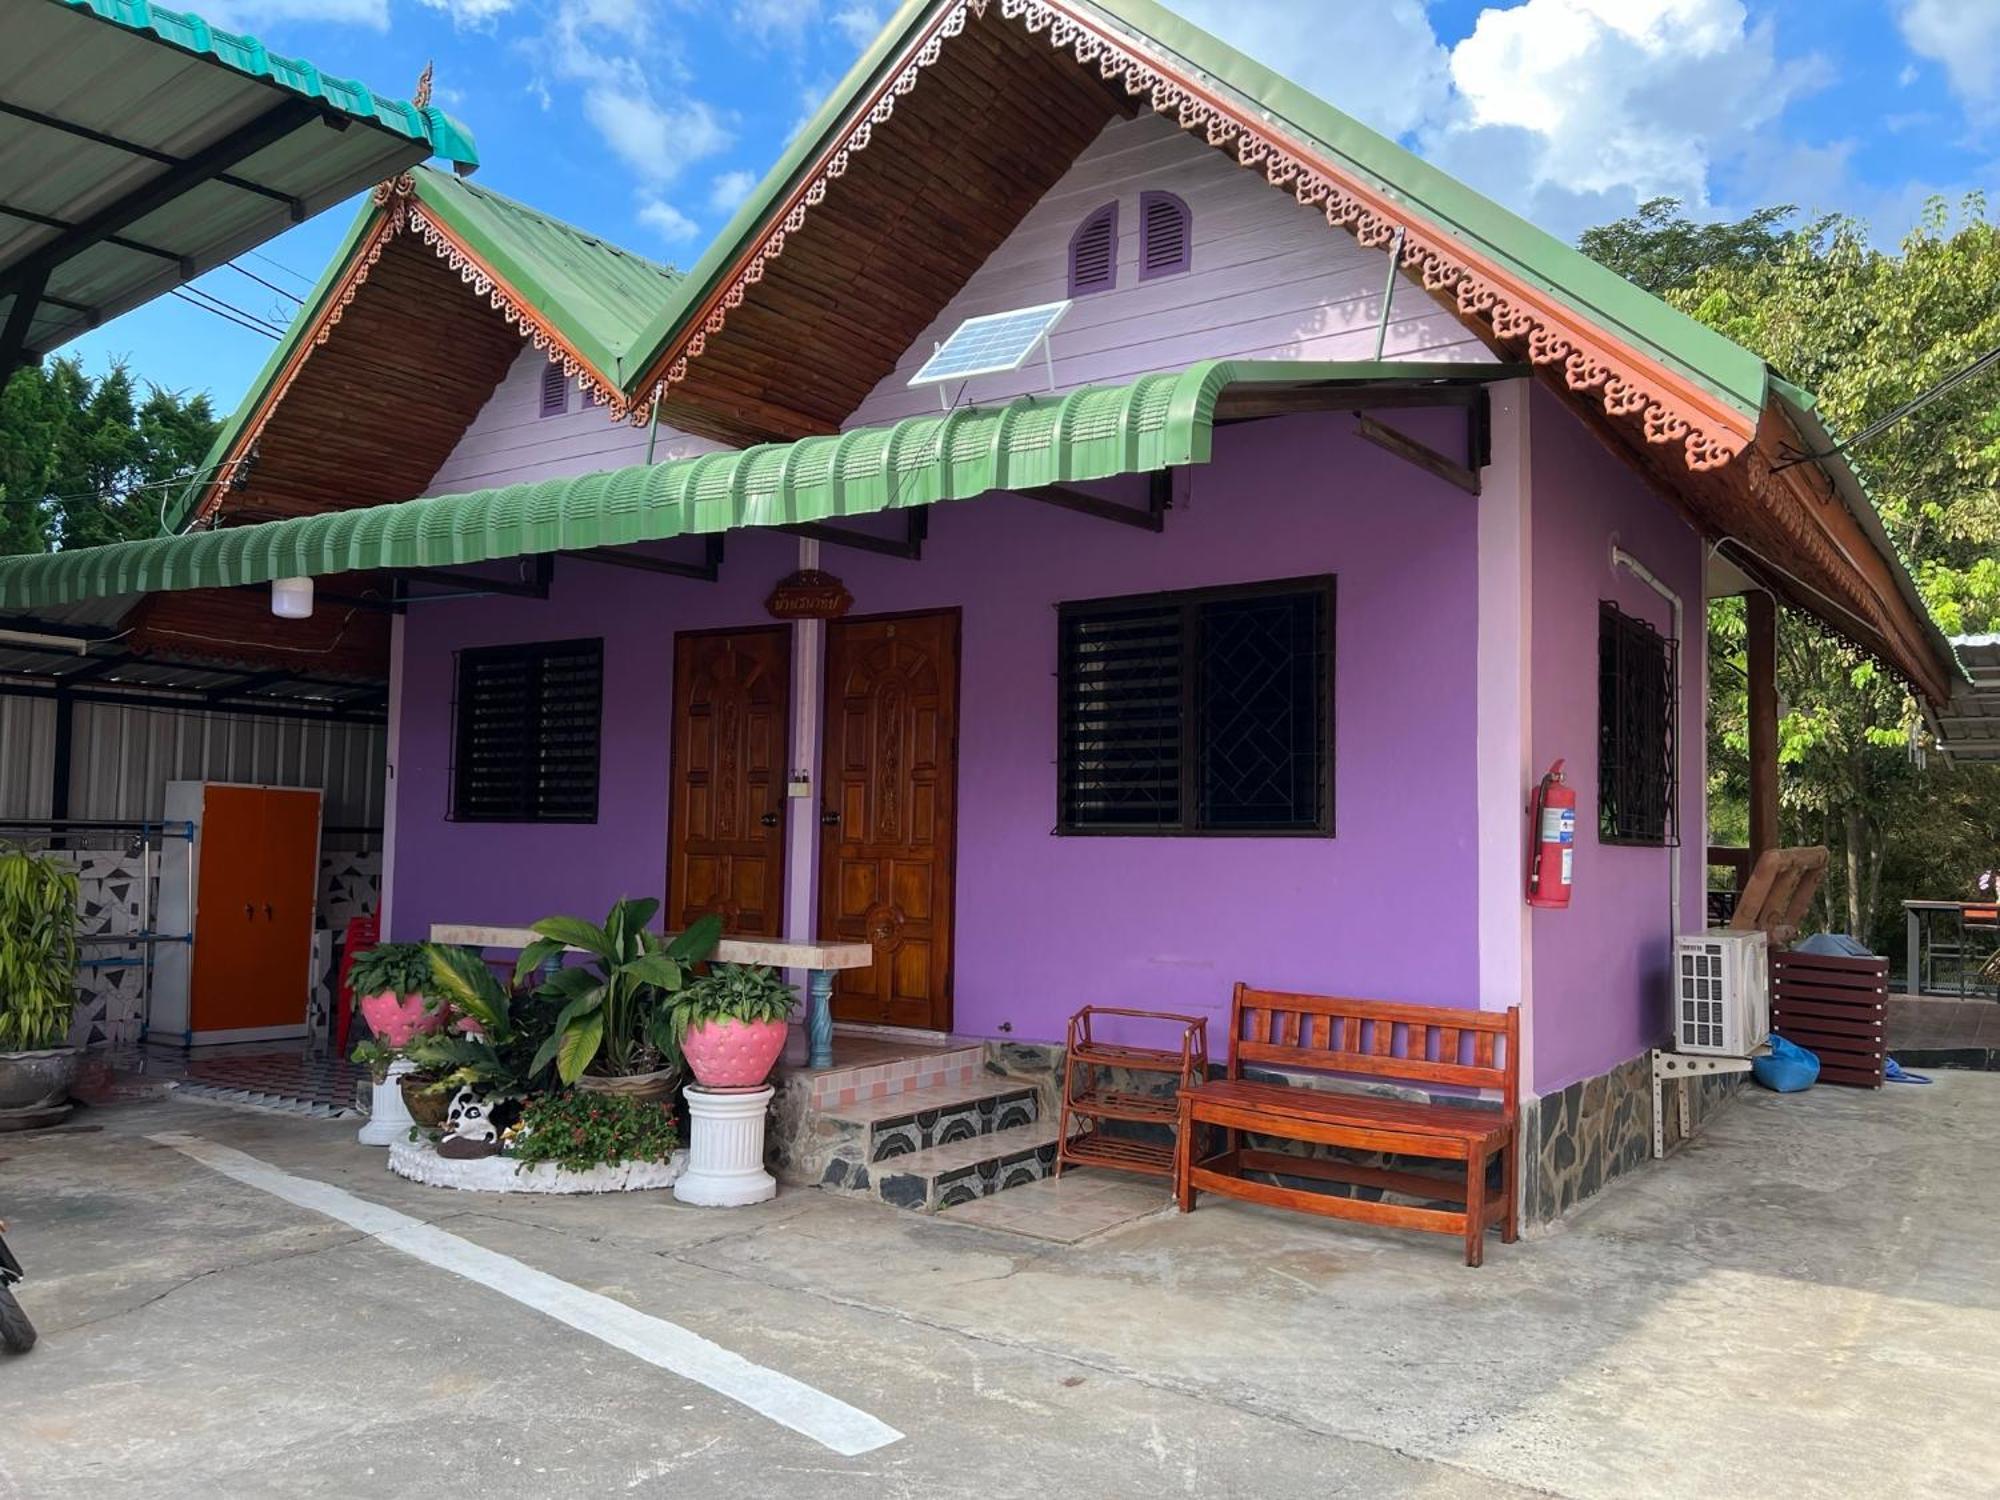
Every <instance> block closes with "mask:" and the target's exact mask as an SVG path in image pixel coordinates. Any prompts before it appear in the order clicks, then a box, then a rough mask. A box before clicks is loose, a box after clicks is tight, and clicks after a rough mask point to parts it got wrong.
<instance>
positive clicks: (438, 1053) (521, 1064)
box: [404, 944, 556, 1107]
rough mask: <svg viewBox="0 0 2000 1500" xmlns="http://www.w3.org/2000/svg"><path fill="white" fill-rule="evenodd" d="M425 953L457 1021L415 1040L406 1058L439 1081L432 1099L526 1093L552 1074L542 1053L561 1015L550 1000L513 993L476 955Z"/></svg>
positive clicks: (436, 949)
mask: <svg viewBox="0 0 2000 1500" xmlns="http://www.w3.org/2000/svg"><path fill="white" fill-rule="evenodd" d="M425 946H426V948H427V949H428V950H429V953H428V957H429V959H430V964H431V981H430V983H431V986H432V990H433V993H435V994H436V995H437V996H438V997H439V998H440V999H441V1000H442V1001H443V1002H444V1003H445V1005H447V1006H448V1007H449V1008H450V1010H451V1012H452V1013H453V1014H454V1015H456V1016H457V1017H458V1018H459V1019H458V1022H457V1024H456V1025H455V1026H453V1027H452V1028H450V1029H449V1030H442V1031H430V1032H425V1033H423V1034H421V1035H419V1036H416V1037H413V1038H411V1040H410V1044H409V1046H408V1047H406V1048H405V1049H404V1054H405V1056H407V1057H408V1058H409V1060H410V1061H411V1062H412V1063H413V1064H415V1065H416V1066H417V1067H418V1068H419V1069H421V1070H422V1071H424V1072H425V1073H427V1074H429V1075H431V1076H432V1077H433V1078H434V1079H435V1080H436V1081H435V1082H434V1083H433V1084H432V1085H431V1090H432V1092H433V1093H435V1094H437V1095H439V1096H440V1097H442V1098H444V1099H445V1100H447V1101H449V1099H450V1097H451V1095H452V1093H453V1092H454V1091H455V1090H457V1089H459V1088H463V1087H467V1086H470V1087H471V1088H474V1089H476V1090H478V1091H479V1092H480V1093H481V1094H484V1095H487V1096H489V1097H495V1098H499V1097H517V1096H519V1095H521V1094H524V1093H527V1092H528V1091H529V1090H531V1089H532V1088H533V1087H534V1086H535V1082H536V1079H537V1077H538V1076H540V1075H542V1074H544V1073H546V1072H547V1071H548V1063H547V1061H546V1060H543V1059H541V1056H540V1054H541V1052H542V1049H543V1044H544V1043H545V1042H546V1041H547V1040H548V1038H549V1036H550V1034H551V1032H552V1031H553V1029H554V1021H555V1016H556V1012H555V1011H554V1010H553V1009H552V1008H551V1007H550V1006H549V1005H548V1003H547V1002H546V1001H541V1000H538V999H536V998H535V997H533V996H529V995H523V994H520V993H518V991H517V992H513V993H510V992H509V991H508V989H507V988H506V987H505V986H504V985H502V984H501V983H500V981H499V980H498V979H496V978H495V977H494V975H493V971H492V970H491V969H489V968H488V967H487V966H486V961H485V960H484V959H483V958H481V957H480V956H479V955H478V954H477V953H475V952H473V951H472V950H471V949H469V948H451V947H446V946H444V945H442V944H426V945H425ZM447 1107H448V1105H447Z"/></svg>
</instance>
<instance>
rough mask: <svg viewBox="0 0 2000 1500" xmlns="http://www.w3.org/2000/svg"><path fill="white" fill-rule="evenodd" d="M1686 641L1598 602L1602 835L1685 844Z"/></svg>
mask: <svg viewBox="0 0 2000 1500" xmlns="http://www.w3.org/2000/svg"><path fill="white" fill-rule="evenodd" d="M1679 650H1680V643H1679V642H1678V641H1672V640H1669V639H1668V638H1667V637H1665V636H1663V635H1661V634H1660V633H1659V632H1658V631H1657V630H1655V629H1653V627H1652V626H1650V625H1648V624H1647V623H1646V622H1645V621H1644V620H1639V619H1634V618H1633V617H1632V616H1631V615H1628V614H1626V613H1625V612H1624V611H1623V610H1621V609H1620V608H1619V607H1618V606H1617V605H1615V604H1613V603H1612V602H1611V601H1610V600H1608V599H1607V600H1604V601H1602V602H1600V603H1599V605H1598V608H1597V836H1598V838H1599V839H1601V840H1602V841H1604V842H1605V843H1608V844H1658V845H1674V844H1678V843H1679V842H1680V829H1679V826H1678V822H1677V819H1676V817H1675V804H1676V803H1677V802H1678V801H1679V800H1680V798H1679V785H1680V772H1679V760H1678V755H1677V746H1676V745H1675V735H1674V722H1675V718H1676V710H1677V706H1678V705H1677V704H1676V703H1675V691H1674V677H1675V673H1674V661H1675V656H1676V653H1677V652H1678V651H1679Z"/></svg>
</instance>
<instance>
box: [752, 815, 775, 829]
mask: <svg viewBox="0 0 2000 1500" xmlns="http://www.w3.org/2000/svg"><path fill="white" fill-rule="evenodd" d="M757 821H758V822H759V823H762V824H763V825H764V826H765V827H766V828H776V827H777V826H778V815H777V814H776V813H774V812H771V813H765V814H764V816H763V817H761V818H759V819H758V820H757Z"/></svg>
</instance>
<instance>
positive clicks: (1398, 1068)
mask: <svg viewBox="0 0 2000 1500" xmlns="http://www.w3.org/2000/svg"><path fill="white" fill-rule="evenodd" d="M1520 1022H1521V1018H1520V1010H1519V1008H1518V1007H1509V1008H1508V1009H1507V1010H1506V1011H1504V1012H1501V1011H1477V1010H1445V1009H1441V1008H1438V1007H1436V1006H1429V1005H1392V1004H1388V1003H1385V1002H1381V1001H1375V1000H1344V999H1333V998H1331V997H1328V996H1324V995H1288V994H1281V993H1277V992H1274V991H1270V990H1253V989H1250V988H1249V987H1247V986H1245V985H1242V984H1239V985H1237V986H1236V993H1235V997H1234V998H1233V999H1232V1000H1231V1002H1230V1007H1229V1069H1228V1075H1227V1076H1226V1077H1225V1078H1222V1079H1218V1080H1215V1081H1213V1082H1210V1083H1201V1084H1196V1085H1194V1086H1193V1087H1191V1088H1186V1089H1183V1090H1181V1095H1180V1132H1179V1135H1180V1139H1179V1142H1178V1146H1179V1149H1178V1152H1177V1153H1176V1156H1175V1161H1174V1196H1175V1199H1176V1201H1177V1202H1178V1203H1179V1205H1180V1209H1181V1212H1182V1213H1188V1212H1191V1211H1192V1210H1193V1208H1194V1204H1195V1195H1196V1194H1197V1193H1199V1192H1209V1193H1221V1194H1224V1195H1225V1196H1227V1197H1231V1198H1244V1199H1248V1200H1249V1201H1250V1202H1252V1203H1267V1204H1270V1205H1271V1206H1272V1207H1274V1208H1292V1209H1298V1210H1301V1211H1302V1212H1305V1213H1314V1214H1325V1215H1327V1216H1328V1217H1330V1218H1338V1219H1361V1220H1365V1221H1366V1222H1368V1223H1371V1224H1388V1225H1391V1226H1393V1227H1395V1228H1399V1229H1428V1230H1431V1231H1433V1232H1435V1233H1439V1234H1457V1235H1463V1236H1464V1238H1465V1263H1466V1264H1467V1265H1468V1266H1476V1265H1478V1264H1479V1263H1480V1260H1481V1259H1482V1256H1483V1253H1484V1246H1485V1236H1486V1231H1487V1229H1488V1228H1490V1227H1492V1226H1494V1225H1498V1226H1500V1230H1501V1236H1500V1237H1501V1238H1502V1239H1503V1240H1505V1241H1507V1242H1508V1243H1510V1244H1511V1243H1512V1242H1513V1241H1514V1239H1515V1237H1516V1235H1517V1234H1518V1232H1519V1221H1518V1211H1517V1208H1516V1201H1517V1199H1518V1197H1519V1193H1518V1179H1519V1174H1520V1165H1521V1162H1520V1156H1521V1153H1520V1141H1519V1135H1520V1055H1519V1048H1520V1035H1521V1028H1520ZM1245 1064H1254V1065H1258V1066H1262V1067H1270V1068H1286V1069H1309V1070H1314V1071H1319V1072H1331V1073H1341V1074H1348V1075H1358V1076H1360V1077H1365V1078H1380V1079H1387V1080H1392V1081H1394V1082H1398V1083H1442V1084H1455V1085H1459V1086H1462V1087H1466V1088H1480V1089H1497V1090H1498V1091H1499V1093H1500V1108H1499V1109H1498V1110H1492V1109H1487V1108H1483V1107H1475V1106H1466V1105H1455V1104H1419V1103H1412V1102H1409V1101H1406V1100H1402V1099H1387V1098H1381V1097H1377V1096H1373V1095H1368V1094H1350V1093H1332V1092H1328V1091H1326V1090H1322V1089H1314V1088H1303V1087H1300V1088H1294V1087H1292V1086H1290V1085H1287V1084H1283V1083H1262V1082H1256V1081H1253V1080H1250V1079H1246V1078H1245V1077H1244V1076H1243V1069H1244V1066H1245ZM1204 1125H1207V1126H1216V1127H1220V1128H1221V1129H1222V1131H1223V1141H1222V1146H1223V1149H1222V1150H1221V1151H1220V1152H1219V1153H1217V1154H1216V1155H1213V1156H1209V1157H1206V1158H1200V1157H1198V1156H1197V1150H1198V1147H1197V1144H1196V1143H1197V1141H1198V1140H1199V1139H1200V1137H1201V1134H1202V1132H1201V1130H1200V1129H1199V1127H1201V1126H1204ZM1238 1132H1242V1133H1243V1134H1244V1135H1245V1136H1248V1135H1260V1136H1267V1137H1270V1136H1275V1137H1279V1138H1281V1139H1284V1140H1290V1141H1306V1142H1312V1143H1314V1144H1317V1145H1323V1146H1339V1147H1345V1148H1347V1149H1350V1150H1354V1151H1369V1152H1382V1153H1386V1154H1389V1155H1393V1156H1399V1157H1420V1158H1424V1159H1427V1160H1434V1161H1445V1162H1451V1163H1456V1164H1459V1168H1458V1170H1457V1171H1454V1172H1453V1173H1451V1175H1449V1176H1445V1175H1441V1174H1429V1173H1422V1172H1412V1171H1403V1170H1392V1169H1389V1168H1386V1167H1370V1166H1363V1165H1361V1164H1360V1163H1357V1162H1348V1161H1338V1160H1331V1159H1327V1158H1321V1157H1309V1156H1293V1155H1290V1154H1288V1153H1285V1152H1280V1151H1269V1150H1261V1149H1256V1148H1253V1147H1251V1146H1250V1145H1249V1144H1248V1142H1247V1140H1244V1141H1239V1139H1238ZM1496 1153H1498V1154H1499V1156H1500V1158H1501V1182H1502V1184H1503V1185H1502V1187H1501V1190H1500V1195H1499V1197H1498V1199H1497V1200H1495V1201H1489V1198H1488V1194H1487V1188H1486V1174H1487V1168H1488V1164H1489V1163H1490V1162H1491V1161H1492V1159H1493V1157H1494V1155H1495V1154H1496ZM1252 1172H1256V1173H1266V1174H1277V1175H1280V1176H1285V1177H1310V1178H1313V1179H1316V1180H1318V1181H1322V1182H1339V1183H1347V1184H1350V1185H1354V1186H1360V1187H1374V1188H1380V1189H1382V1190H1383V1191H1385V1192H1391V1193H1395V1194H1398V1195H1400V1196H1404V1197H1415V1198H1418V1199H1421V1200H1424V1201H1426V1202H1438V1201H1444V1202H1456V1203H1459V1204H1461V1205H1462V1207H1459V1208H1430V1207H1417V1206H1415V1205H1411V1204H1402V1203H1387V1202H1375V1201H1372V1200H1370V1199H1366V1198H1359V1197H1346V1196H1341V1195H1336V1194H1332V1193H1317V1192H1308V1191H1304V1190H1301V1189H1297V1188H1288V1187H1281V1186H1278V1185H1276V1184H1273V1183H1266V1182H1259V1181H1253V1180H1252V1179H1251V1178H1250V1177H1248V1176H1246V1175H1245V1174H1246V1173H1252ZM1461 1174H1462V1175H1461Z"/></svg>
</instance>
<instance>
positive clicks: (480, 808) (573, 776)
mask: <svg viewBox="0 0 2000 1500" xmlns="http://www.w3.org/2000/svg"><path fill="white" fill-rule="evenodd" d="M603 680H604V642H603V641H602V640H601V639H600V640H578V641H556V642H550V643H545V644H537V645H528V646H492V647H481V648H479V649H476V650H469V651H461V652H460V653H459V656H458V677H457V689H458V697H457V705H456V707H457V713H456V716H455V721H456V733H455V738H454V742H453V747H452V748H453V770H452V813H451V815H452V817H453V819H455V820H456V821H459V822H471V823H594V822H596V821H597V775H598V733H599V727H600V722H601V719H602V716H603Z"/></svg>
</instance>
